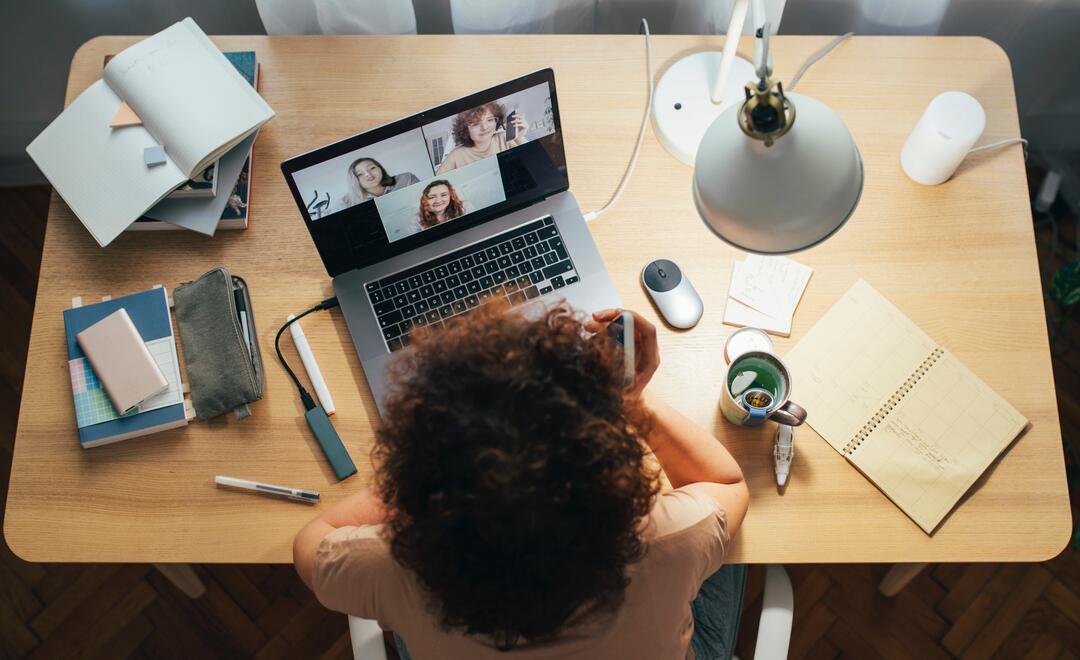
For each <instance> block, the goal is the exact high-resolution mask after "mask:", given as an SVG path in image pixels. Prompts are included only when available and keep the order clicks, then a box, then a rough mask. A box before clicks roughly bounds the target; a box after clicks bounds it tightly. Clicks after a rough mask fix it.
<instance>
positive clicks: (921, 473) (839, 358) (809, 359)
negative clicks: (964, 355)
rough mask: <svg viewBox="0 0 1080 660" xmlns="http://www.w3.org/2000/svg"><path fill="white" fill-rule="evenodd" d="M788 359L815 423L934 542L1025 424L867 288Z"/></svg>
mask: <svg viewBox="0 0 1080 660" xmlns="http://www.w3.org/2000/svg"><path fill="white" fill-rule="evenodd" d="M784 361H785V362H786V363H787V364H788V367H789V368H790V370H791V373H792V376H793V379H794V382H795V383H798V387H799V396H798V398H799V402H800V403H801V404H802V405H803V406H805V407H806V409H807V411H808V412H809V415H808V416H807V420H806V421H807V423H808V424H810V426H812V427H813V428H814V430H815V431H817V432H818V433H819V434H821V436H822V437H823V438H825V440H826V441H827V442H828V443H829V444H830V445H832V446H833V448H834V449H836V451H838V452H840V453H841V454H843V455H844V456H845V457H846V458H847V459H848V460H849V461H851V463H852V464H854V465H855V467H857V468H858V469H859V470H860V471H861V472H862V473H863V474H865V475H866V476H867V477H868V478H869V479H870V480H871V481H873V482H874V484H875V485H877V487H878V488H880V489H881V490H882V492H884V493H885V495H887V496H888V497H889V499H891V500H892V501H893V502H894V503H895V504H896V505H897V506H898V507H900V509H902V510H903V511H904V513H906V514H907V515H908V516H909V517H910V518H911V519H912V520H913V521H915V523H916V524H918V525H919V527H921V528H922V529H923V531H925V532H926V533H927V534H929V533H931V532H932V531H933V530H934V529H935V528H936V527H937V526H938V524H939V523H940V522H941V521H942V519H943V518H944V517H945V516H946V515H947V514H948V513H949V511H950V510H952V508H953V507H954V506H955V505H956V503H957V501H959V499H960V497H961V496H963V494H964V493H965V492H966V491H967V489H968V488H970V487H971V485H972V484H973V483H975V480H976V479H978V478H979V475H981V474H982V473H983V471H985V470H986V468H987V467H989V465H990V463H991V462H992V461H993V460H994V459H995V458H996V457H997V456H998V454H1000V453H1001V452H1002V451H1003V450H1004V449H1005V448H1006V447H1008V446H1009V443H1010V442H1012V440H1013V439H1014V438H1016V436H1017V435H1019V433H1020V432H1021V431H1022V430H1023V429H1024V427H1025V426H1026V425H1027V419H1025V418H1024V416H1023V415H1021V414H1020V413H1019V412H1017V411H1016V409H1015V408H1013V407H1012V406H1011V405H1009V403H1008V402H1007V401H1005V400H1004V399H1002V398H1001V397H1000V396H998V394H997V393H996V392H994V391H993V390H991V389H990V388H989V387H988V386H987V385H986V383H984V382H983V381H982V380H980V379H979V377H978V376H976V375H975V374H974V373H972V372H971V371H970V370H969V369H968V368H967V367H965V366H964V365H963V364H961V362H960V361H959V360H957V359H956V357H955V356H953V355H952V354H951V353H949V352H948V351H947V350H945V349H944V348H942V347H941V346H938V345H937V344H936V343H935V342H934V341H933V340H932V339H931V338H930V337H929V336H928V335H927V334H926V333H925V332H923V331H922V330H920V329H919V327H918V326H916V325H915V324H914V323H913V322H912V321H911V319H909V318H907V317H906V316H904V314H903V313H902V312H901V311H900V310H898V309H897V308H896V307H894V306H893V305H892V304H890V303H889V301H888V300H886V299H885V298H884V297H883V296H882V295H881V294H880V293H878V292H877V291H875V290H874V289H873V288H872V287H871V286H870V285H869V284H867V283H866V282H864V281H863V280H859V281H858V282H856V283H855V285H854V286H852V287H851V289H849V290H848V292H847V293H846V294H844V296H843V297H842V298H841V299H840V300H839V301H838V302H837V303H836V304H835V305H833V306H832V308H831V309H829V311H828V312H826V313H825V316H823V317H822V318H821V320H819V321H818V322H817V323H816V324H815V325H814V327H813V328H811V329H810V331H809V332H808V333H807V334H806V336H805V337H804V338H803V339H802V341H800V342H799V343H798V345H797V346H795V348H794V349H792V350H791V352H790V353H788V355H786V356H785V357H784Z"/></svg>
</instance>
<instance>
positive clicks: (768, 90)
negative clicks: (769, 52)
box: [739, 77, 795, 147]
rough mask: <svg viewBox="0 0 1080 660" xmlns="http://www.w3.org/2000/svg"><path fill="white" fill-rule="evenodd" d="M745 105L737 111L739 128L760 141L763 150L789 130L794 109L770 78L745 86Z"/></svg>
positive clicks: (779, 84)
mask: <svg viewBox="0 0 1080 660" xmlns="http://www.w3.org/2000/svg"><path fill="white" fill-rule="evenodd" d="M745 91H746V101H744V102H743V104H742V107H741V108H740V109H739V128H741V129H742V131H743V133H745V134H746V135H748V136H749V137H752V138H754V139H756V140H761V141H763V142H764V143H765V146H766V147H771V146H772V144H773V142H775V141H776V140H777V138H780V137H781V136H783V135H784V134H785V133H787V132H788V131H790V130H791V126H792V124H794V123H795V105H794V104H793V103H792V102H791V99H789V98H788V97H787V96H786V95H785V94H784V85H783V84H782V83H780V82H779V81H776V80H773V78H772V77H763V78H761V80H759V81H758V82H757V83H747V84H746V87H745Z"/></svg>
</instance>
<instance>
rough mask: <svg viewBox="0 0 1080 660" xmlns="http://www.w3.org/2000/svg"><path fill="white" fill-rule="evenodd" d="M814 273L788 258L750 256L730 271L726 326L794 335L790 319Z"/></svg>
mask: <svg viewBox="0 0 1080 660" xmlns="http://www.w3.org/2000/svg"><path fill="white" fill-rule="evenodd" d="M813 272H814V271H813V269H812V268H810V267H809V266H804V265H803V264H800V263H798V262H795V261H792V260H791V259H787V258H785V257H762V256H759V255H750V256H748V257H747V258H746V260H745V261H737V262H735V263H734V264H733V266H732V270H731V286H730V288H729V289H728V301H727V305H726V306H725V307H724V323H727V324H728V325H736V326H750V327H755V328H761V329H762V330H764V331H766V332H769V333H772V334H774V335H781V336H784V337H787V336H789V335H790V334H791V319H792V317H793V316H794V314H795V308H796V307H798V305H799V300H800V299H801V298H802V294H803V291H805V290H806V284H807V282H809V281H810V275H811V274H812V273H813Z"/></svg>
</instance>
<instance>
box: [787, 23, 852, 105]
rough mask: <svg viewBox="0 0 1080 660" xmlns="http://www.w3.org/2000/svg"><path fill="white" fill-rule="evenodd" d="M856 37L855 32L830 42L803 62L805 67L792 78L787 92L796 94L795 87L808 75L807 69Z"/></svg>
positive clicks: (800, 68)
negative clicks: (804, 75)
mask: <svg viewBox="0 0 1080 660" xmlns="http://www.w3.org/2000/svg"><path fill="white" fill-rule="evenodd" d="M854 35H855V33H854V32H848V33H847V34H842V35H840V36H839V37H837V38H835V39H833V40H832V41H830V42H829V43H828V44H827V45H826V46H825V47H824V48H822V49H821V50H819V51H818V52H816V53H814V54H813V55H811V56H810V57H808V58H806V61H805V62H803V65H802V66H801V67H799V72H798V73H796V74H795V75H794V76H792V78H791V82H789V83H788V85H787V91H789V92H794V91H795V85H798V84H799V80H801V79H802V77H803V74H804V73H806V70H807V69H809V68H810V67H812V66H814V65H815V64H817V63H818V60H820V59H821V58H823V57H825V56H826V55H828V54H829V53H830V52H832V49H833V48H836V47H837V46H839V45H840V44H842V43H844V40H845V39H847V38H848V37H851V36H854Z"/></svg>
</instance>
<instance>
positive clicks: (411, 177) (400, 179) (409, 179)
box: [394, 172, 420, 188]
mask: <svg viewBox="0 0 1080 660" xmlns="http://www.w3.org/2000/svg"><path fill="white" fill-rule="evenodd" d="M419 182H420V179H419V178H418V177H417V176H416V175H415V174H413V173H412V172H402V173H401V174H397V175H395V176H394V186H395V187H398V188H403V187H405V186H411V185H412V184H414V183H419Z"/></svg>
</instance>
